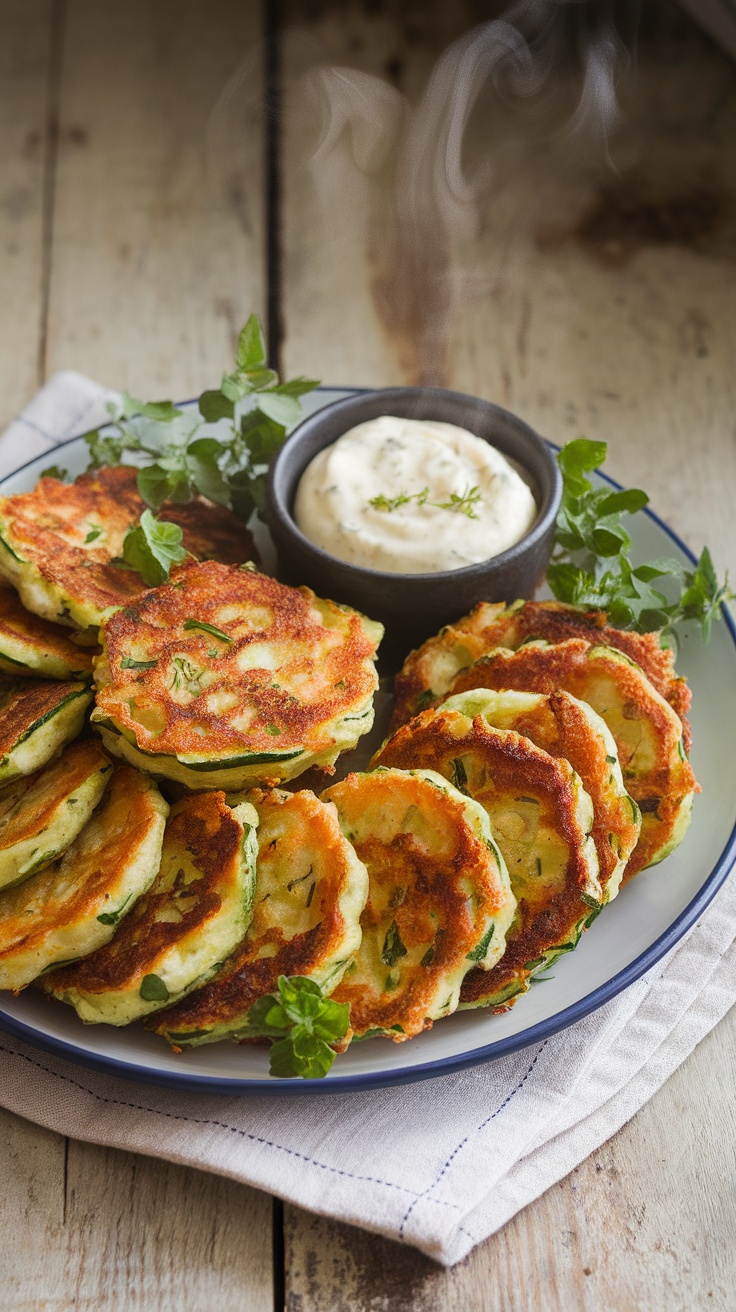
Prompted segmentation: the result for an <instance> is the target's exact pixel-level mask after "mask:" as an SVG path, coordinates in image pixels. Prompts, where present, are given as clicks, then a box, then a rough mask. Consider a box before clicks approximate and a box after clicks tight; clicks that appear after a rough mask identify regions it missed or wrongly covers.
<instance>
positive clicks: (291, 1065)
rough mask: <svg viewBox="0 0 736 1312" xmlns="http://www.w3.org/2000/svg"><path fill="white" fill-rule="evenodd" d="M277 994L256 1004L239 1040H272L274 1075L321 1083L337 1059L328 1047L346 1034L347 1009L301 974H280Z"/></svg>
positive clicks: (347, 1022) (348, 1017) (272, 1071)
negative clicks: (241, 1038) (253, 1038)
mask: <svg viewBox="0 0 736 1312" xmlns="http://www.w3.org/2000/svg"><path fill="white" fill-rule="evenodd" d="M278 990H279V991H278V996H275V995H274V994H268V995H267V996H266V997H263V998H259V999H258V1001H257V1002H256V1003H254V1005H253V1006H252V1007H251V1009H250V1011H249V1012H248V1020H247V1024H246V1027H245V1029H244V1031H243V1035H244V1036H254V1037H255V1036H259V1037H261V1038H270V1039H274V1040H276V1041H275V1042H274V1043H273V1045H272V1047H271V1054H270V1057H271V1066H270V1069H271V1074H272V1075H277V1076H279V1077H280V1078H281V1079H293V1078H295V1077H300V1078H301V1079H306V1080H310V1079H320V1078H322V1076H324V1075H326V1074H327V1072H328V1071H329V1070H330V1067H331V1066H332V1063H333V1062H334V1060H335V1053H334V1051H333V1049H332V1047H331V1046H330V1045H331V1044H332V1043H338V1042H340V1041H341V1040H342V1039H344V1038H345V1035H346V1034H347V1032H348V1026H349V1024H350V1008H349V1007H348V1005H347V1004H346V1003H340V1002H333V1001H332V999H331V998H328V997H325V995H324V993H323V992H322V989H321V988H320V986H319V984H317V983H316V981H315V980H312V979H307V978H306V977H305V976H303V975H293V976H292V977H291V978H287V976H286V975H279V979H278Z"/></svg>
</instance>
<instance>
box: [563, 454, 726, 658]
mask: <svg viewBox="0 0 736 1312" xmlns="http://www.w3.org/2000/svg"><path fill="white" fill-rule="evenodd" d="M606 450H607V448H606V444H605V443H604V442H588V441H587V440H585V439H584V438H580V439H578V440H577V441H575V442H568V443H567V445H566V446H564V447H563V448H562V450H561V451H560V453H559V455H558V458H557V459H558V464H559V466H560V470H561V472H562V478H563V495H562V503H561V506H560V511H559V514H558V517H557V525H556V534H555V549H554V553H553V557H552V561H551V563H550V565H549V567H548V570H547V582H548V583H549V586H550V588H551V590H552V592H553V593H554V595H555V597H557V599H558V600H559V601H564V602H567V603H568V604H570V605H573V606H580V607H583V608H588V609H600V610H604V611H606V612H607V614H608V617H609V619H610V622H611V623H612V624H614V625H616V626H617V627H619V628H633V629H636V630H637V631H638V632H640V633H648V632H651V631H652V630H654V629H662V630H663V631H664V635H665V639H666V635H668V634H671V633H672V631H673V629H674V626H675V625H677V624H680V623H682V622H683V621H686V620H691V621H695V622H696V623H698V624H699V625H700V628H701V632H702V635H703V639H704V640H705V641H706V642H707V640H708V638H709V637H710V631H711V625H712V621H713V619H714V618H715V617H716V616H718V615H719V613H720V606H721V604H722V602H724V601H726V600H729V599H732V598H733V597H734V594H733V593H732V591H731V589H730V587H729V585H728V579H727V578H726V580H725V581H724V583H723V584H720V583H719V582H718V579H717V577H716V574H715V570H714V569H713V562H712V560H711V558H710V554H709V553H708V550H707V548H706V549H705V550H704V551H703V553H702V555H701V557H700V560H699V561H698V565H697V567H696V569H695V570H693V571H689V570H687V569H684V568H683V566H682V565H681V564H680V563H679V562H678V561H675V560H667V559H655V560H652V561H645V562H642V563H639V564H635V563H633V562H632V560H631V555H630V552H631V538H630V536H629V534H628V532H627V530H626V528H625V527H624V525H623V523H622V520H621V517H622V515H626V514H634V513H636V512H637V511H639V510H641V509H643V507H644V506H645V505H646V504H647V502H648V499H649V498H648V497H647V494H646V493H645V492H642V491H641V489H639V488H622V489H620V490H618V491H613V492H611V491H609V490H608V489H607V488H594V487H593V485H592V484H591V482H590V480H589V479H588V477H587V475H588V473H590V472H591V470H593V469H595V468H597V467H598V466H599V465H600V464H602V463H603V461H604V460H605V457H606ZM655 583H656V586H654V585H655Z"/></svg>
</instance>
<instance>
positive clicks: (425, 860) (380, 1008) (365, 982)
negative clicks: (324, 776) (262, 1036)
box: [323, 769, 515, 1043]
mask: <svg viewBox="0 0 736 1312" xmlns="http://www.w3.org/2000/svg"><path fill="white" fill-rule="evenodd" d="M323 797H325V798H326V799H329V800H330V801H332V802H334V803H335V805H336V807H337V810H338V814H339V816H340V823H341V825H342V829H343V833H344V834H345V835H346V837H347V838H348V839H349V840H350V842H351V843H352V844H353V846H354V847H355V850H356V852H357V853H358V856H359V857H360V859H361V861H364V862H365V865H366V867H367V869H368V880H369V884H368V901H367V903H366V906H365V910H364V911H363V914H362V916H361V918H360V924H361V928H362V931H363V939H362V942H361V945H360V948H359V950H358V951H357V952H356V954H355V957H354V959H353V961H352V963H351V965H350V966H349V967H348V970H347V971H346V973H345V976H344V978H343V980H342V982H341V983H340V984H339V985H338V987H337V988H336V989H335V992H334V994H333V996H334V998H335V1001H336V1002H346V1003H349V1005H350V1025H351V1028H352V1030H353V1032H354V1034H355V1035H356V1037H358V1038H368V1037H372V1036H373V1035H378V1034H381V1035H384V1036H386V1037H387V1038H391V1039H393V1040H394V1042H396V1043H400V1042H403V1041H404V1040H406V1039H410V1038H411V1037H412V1036H413V1035H415V1034H419V1033H420V1032H421V1031H422V1030H425V1029H429V1028H431V1025H432V1022H433V1021H435V1020H439V1019H440V1017H442V1016H448V1015H450V1013H451V1012H453V1011H454V1010H455V1008H456V1007H457V1005H458V1001H459V998H460V988H461V985H462V983H463V980H464V979H465V978H466V977H467V975H468V972H469V971H471V972H472V973H473V974H480V975H482V976H483V977H484V978H486V979H487V978H490V976H492V975H493V970H492V969H491V968H492V967H493V966H494V965H495V963H496V962H497V961H498V959H499V958H500V957H501V954H502V953H503V950H504V946H505V937H506V931H507V929H508V927H509V925H510V923H511V918H512V916H513V914H514V910H515V904H514V898H513V896H512V893H511V889H510V886H509V877H508V873H507V871H506V867H505V865H504V862H503V858H502V856H501V854H500V852H499V850H498V847H497V846H496V843H495V842H494V840H493V837H492V834H491V829H490V826H489V824H488V817H487V815H486V814H485V812H484V810H483V807H482V806H479V805H478V804H477V803H476V802H474V801H473V800H472V799H471V798H470V797H467V796H464V795H463V794H462V793H460V792H459V791H458V790H457V789H456V788H454V787H452V786H451V785H449V784H448V782H447V779H446V778H442V775H441V774H437V773H436V772H435V771H432V770H424V769H421V770H404V769H399V770H392V769H378V770H375V771H373V772H372V773H371V774H350V775H348V777H347V779H344V780H343V781H342V783H339V784H335V785H334V787H332V788H329V789H328V790H327V792H326V793H324V794H323Z"/></svg>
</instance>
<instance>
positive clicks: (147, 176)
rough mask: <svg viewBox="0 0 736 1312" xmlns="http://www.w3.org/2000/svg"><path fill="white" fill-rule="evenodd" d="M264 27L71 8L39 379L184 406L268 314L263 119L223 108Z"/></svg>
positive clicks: (139, 2)
mask: <svg viewBox="0 0 736 1312" xmlns="http://www.w3.org/2000/svg"><path fill="white" fill-rule="evenodd" d="M259 24H260V6H259V5H242V4H238V3H237V2H236V0H208V3H206V4H205V3H202V0H185V2H184V3H180V2H179V0H159V3H157V4H155V5H150V4H147V3H146V0H131V3H129V4H125V5H100V4H97V3H95V0H70V3H69V5H68V6H67V22H66V29H65V34H64V50H63V74H62V88H61V117H60V133H59V161H58V169H57V174H56V180H55V205H54V220H53V238H52V247H51V259H52V266H51V267H52V276H51V287H50V305H49V323H48V332H47V351H46V360H45V368H46V371H47V372H50V371H52V370H55V369H59V368H62V367H76V368H79V369H82V370H83V371H84V372H86V373H88V374H92V375H93V376H95V377H97V378H99V379H100V380H102V381H104V382H106V383H108V384H110V385H113V386H116V387H121V388H122V387H127V388H128V389H129V390H130V391H132V392H133V393H134V394H135V395H138V396H144V397H150V396H157V395H168V396H174V397H177V398H181V397H184V396H190V395H192V394H193V393H196V392H197V391H199V390H201V388H202V387H203V386H205V385H207V384H208V383H210V382H211V381H212V380H213V379H218V378H219V377H220V375H221V373H222V370H223V368H224V367H226V366H227V364H228V362H229V360H230V358H231V355H232V348H233V343H234V339H235V336H236V333H237V330H238V329H239V327H240V326H241V325H242V323H243V322H244V320H245V318H246V317H247V315H248V313H249V312H250V311H251V310H253V309H256V310H262V308H263V305H264V299H265V298H264V290H263V279H264V270H263V259H262V250H263V242H262V227H263V214H262V208H263V202H262V196H263V191H262V177H261V159H260V142H261V132H260V104H259V103H258V101H257V100H256V103H255V104H250V105H246V106H245V109H244V112H243V115H242V117H240V118H238V119H235V118H234V117H232V116H229V115H228V114H227V113H221V112H218V109H217V107H218V102H219V101H220V97H221V96H222V94H223V92H224V91H225V90H226V87H227V84H228V82H229V80H230V79H231V77H232V76H233V74H234V73H235V72H236V70H237V68H238V66H239V63H240V62H241V61H242V60H243V59H244V58H246V57H247V55H248V53H249V52H250V51H251V50H252V49H253V46H254V44H255V43H256V42H257V41H258V40H259V38H260V25H259ZM246 163H247V170H246V168H245V164H246ZM235 165H237V167H235Z"/></svg>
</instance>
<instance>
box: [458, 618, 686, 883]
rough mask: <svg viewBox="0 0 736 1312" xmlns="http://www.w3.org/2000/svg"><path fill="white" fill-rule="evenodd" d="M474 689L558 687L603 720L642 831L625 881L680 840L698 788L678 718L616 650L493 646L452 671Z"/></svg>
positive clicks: (580, 645)
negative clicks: (493, 649)
mask: <svg viewBox="0 0 736 1312" xmlns="http://www.w3.org/2000/svg"><path fill="white" fill-rule="evenodd" d="M476 687H479V688H496V689H500V688H517V689H520V690H522V691H526V692H543V693H552V692H555V691H556V690H557V689H560V688H561V689H564V690H565V691H566V692H570V693H572V695H573V696H574V697H578V698H579V699H580V700H581V701H584V702H587V703H588V705H589V706H592V708H593V710H594V711H597V713H598V714H599V715H600V716H601V718H602V719H603V720H605V722H606V724H607V725H608V728H609V729H610V731H611V734H612V736H613V739H614V742H615V743H616V748H617V750H618V756H619V760H620V762H621V769H622V771H623V777H624V783H625V785H626V789H627V792H629V793H630V794H631V796H632V797H633V798H634V800H635V801H636V802H637V803H638V805H639V807H640V809H641V812H642V827H641V834H640V837H639V841H638V843H637V845H636V847H635V849H634V852H633V854H632V855H631V857H630V858H629V861H628V864H627V866H626V870H625V872H624V883H626V882H628V880H629V879H632V878H633V876H634V875H635V874H638V872H639V871H640V870H643V869H644V867H645V866H651V865H655V864H656V863H657V862H659V861H662V860H664V858H665V857H666V856H669V854H670V852H672V851H673V850H674V849H675V847H677V845H678V843H680V842H681V841H682V838H683V837H684V835H685V832H686V830H687V827H688V824H689V823H690V815H691V810H692V803H693V794H694V793H695V792H696V791H699V790H698V785H697V783H696V781H695V776H694V774H693V772H692V769H691V768H690V763H689V761H688V759H687V755H686V752H685V745H684V742H683V738H682V722H681V720H680V719H679V718H678V716H677V715H676V714H675V712H674V710H673V709H672V707H671V706H670V704H669V702H666V701H665V699H664V697H662V696H661V694H660V693H658V692H657V690H656V689H655V688H654V686H653V685H652V684H651V683H650V681H649V679H648V678H647V676H646V674H645V673H644V671H643V670H641V669H640V668H639V666H638V665H636V664H634V662H633V661H632V660H631V659H630V658H629V657H628V656H626V655H625V654H624V653H623V652H621V651H614V650H613V648H611V647H591V646H590V643H588V642H586V641H585V640H584V639H581V638H570V639H568V640H567V641H566V642H560V643H556V644H555V645H554V646H549V645H547V644H546V643H543V642H530V643H528V644H527V645H526V646H524V647H520V648H519V649H518V650H517V651H514V652H512V651H504V650H502V649H500V650H498V651H496V652H495V653H493V655H491V656H485V657H483V658H482V660H480V661H478V662H477V663H476V664H475V665H474V666H471V668H470V669H469V670H466V671H465V672H464V673H463V674H461V675H459V676H458V678H457V679H456V680H455V683H454V684H453V692H462V691H464V690H466V689H469V688H476Z"/></svg>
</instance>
